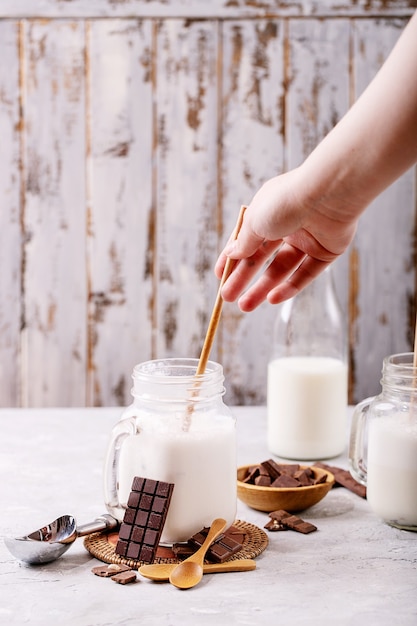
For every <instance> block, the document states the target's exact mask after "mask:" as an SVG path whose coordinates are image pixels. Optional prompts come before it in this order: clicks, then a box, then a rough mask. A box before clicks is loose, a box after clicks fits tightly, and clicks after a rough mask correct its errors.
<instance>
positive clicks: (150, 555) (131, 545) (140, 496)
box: [116, 476, 174, 563]
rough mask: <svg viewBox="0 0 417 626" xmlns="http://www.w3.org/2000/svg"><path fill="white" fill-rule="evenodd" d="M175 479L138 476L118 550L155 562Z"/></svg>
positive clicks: (129, 500)
mask: <svg viewBox="0 0 417 626" xmlns="http://www.w3.org/2000/svg"><path fill="white" fill-rule="evenodd" d="M173 489H174V485H173V483H167V482H163V481H158V480H151V479H150V478H141V477H138V476H135V478H134V479H133V482H132V490H131V492H130V495H129V499H128V501H127V509H126V512H125V515H124V518H123V522H122V524H121V526H120V530H119V540H118V542H117V545H116V554H119V555H120V556H123V557H125V558H129V559H135V560H139V561H143V562H144V563H152V562H153V560H154V558H155V554H156V550H157V547H158V544H159V541H160V538H161V534H162V530H163V528H164V524H165V520H166V516H167V513H168V507H169V504H170V501H171V497H172V491H173Z"/></svg>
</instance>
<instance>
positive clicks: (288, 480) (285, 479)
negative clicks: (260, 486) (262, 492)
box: [271, 474, 301, 489]
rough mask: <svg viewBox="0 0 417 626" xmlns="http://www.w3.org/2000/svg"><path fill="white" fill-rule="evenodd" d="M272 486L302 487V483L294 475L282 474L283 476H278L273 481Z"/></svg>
mask: <svg viewBox="0 0 417 626" xmlns="http://www.w3.org/2000/svg"><path fill="white" fill-rule="evenodd" d="M271 487H281V488H282V487H284V488H286V489H288V488H292V487H301V485H300V483H299V481H298V480H297V479H296V478H293V476H289V475H288V474H281V476H278V478H277V479H276V480H274V482H273V483H271Z"/></svg>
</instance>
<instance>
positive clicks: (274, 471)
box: [261, 459, 281, 480]
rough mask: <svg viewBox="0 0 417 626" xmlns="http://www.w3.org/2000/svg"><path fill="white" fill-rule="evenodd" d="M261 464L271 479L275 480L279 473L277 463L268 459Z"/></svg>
mask: <svg viewBox="0 0 417 626" xmlns="http://www.w3.org/2000/svg"><path fill="white" fill-rule="evenodd" d="M261 465H262V467H264V468H265V469H266V471H267V472H268V475H269V476H270V477H271V479H272V480H275V478H278V476H279V475H280V474H281V470H280V466H279V465H278V463H275V461H274V460H273V459H268V461H264V462H263V463H261Z"/></svg>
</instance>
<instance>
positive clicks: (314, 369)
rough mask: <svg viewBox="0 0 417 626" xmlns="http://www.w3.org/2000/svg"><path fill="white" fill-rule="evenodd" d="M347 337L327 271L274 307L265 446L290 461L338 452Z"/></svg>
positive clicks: (343, 433) (342, 445) (344, 404)
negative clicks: (275, 309)
mask: <svg viewBox="0 0 417 626" xmlns="http://www.w3.org/2000/svg"><path fill="white" fill-rule="evenodd" d="M347 382H348V376H347V364H346V336H345V329H344V324H343V319H342V314H341V311H340V307H339V304H338V301H337V298H336V294H335V290H334V285H333V278H332V273H331V269H330V268H327V269H326V270H325V271H324V272H322V274H320V275H319V276H318V277H317V278H316V279H315V280H314V281H313V282H312V283H311V284H310V285H308V286H307V287H306V288H305V289H304V290H303V291H301V292H300V293H299V294H297V295H296V296H295V297H294V298H292V299H291V300H287V301H286V302H283V303H282V304H281V305H279V312H278V317H277V319H276V322H275V328H274V346H273V356H272V359H271V361H270V363H269V365H268V393H267V408H268V411H267V412H268V448H269V450H270V451H271V452H272V453H273V454H275V455H277V456H279V457H284V458H287V459H294V460H303V459H304V460H317V459H326V458H330V457H334V456H337V455H338V454H341V453H342V452H343V450H344V448H345V443H346V441H347V435H346V408H347Z"/></svg>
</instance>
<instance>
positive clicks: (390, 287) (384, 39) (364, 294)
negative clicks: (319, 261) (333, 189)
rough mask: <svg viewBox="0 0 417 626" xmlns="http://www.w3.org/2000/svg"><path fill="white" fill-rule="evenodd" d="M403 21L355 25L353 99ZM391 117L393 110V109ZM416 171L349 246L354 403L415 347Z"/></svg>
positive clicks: (388, 194) (376, 206)
mask: <svg viewBox="0 0 417 626" xmlns="http://www.w3.org/2000/svg"><path fill="white" fill-rule="evenodd" d="M404 25H405V22H404V21H403V20H389V21H386V20H361V21H359V20H358V21H356V22H355V24H354V31H353V34H354V37H353V42H354V48H353V67H354V85H355V92H356V93H355V96H356V97H357V96H359V95H360V93H361V92H362V91H363V89H364V88H365V87H366V85H367V84H368V83H369V82H370V81H371V80H372V78H373V76H374V75H375V74H376V73H377V71H378V69H379V68H380V66H381V64H382V63H383V61H384V59H385V58H386V56H387V55H388V53H389V51H390V50H391V49H392V47H393V46H394V44H395V42H396V41H397V39H398V37H399V35H400V33H401V30H402V28H403V27H404ZM393 114H395V112H394V111H393ZM415 206H416V189H415V170H414V169H413V170H410V171H408V172H407V173H406V174H405V175H404V176H402V177H401V178H400V179H399V180H398V181H397V182H396V183H395V184H394V185H392V186H391V187H390V188H388V189H387V190H386V191H385V192H384V193H383V194H382V195H381V196H379V198H377V199H376V200H375V201H374V203H373V204H372V205H371V206H370V207H369V208H368V209H367V211H366V212H365V213H364V215H363V216H362V217H361V220H360V224H359V228H358V232H357V235H356V237H355V240H354V242H353V248H354V254H355V258H356V269H352V271H354V272H355V274H356V275H354V276H351V278H350V280H351V281H352V282H353V283H356V284H357V285H358V290H357V294H354V299H355V302H354V303H352V307H351V310H352V311H354V314H353V315H352V318H351V319H350V327H351V363H350V366H351V375H352V387H353V389H354V398H353V400H354V401H355V402H356V401H359V400H362V399H363V398H365V397H367V396H369V395H372V394H376V393H379V392H380V389H381V387H380V384H379V381H380V374H381V368H382V359H383V358H384V357H385V356H387V355H389V354H393V353H397V352H407V351H409V350H412V349H413V339H414V323H415V284H416V264H415V258H416V257H415V228H416V224H415V219H416V217H415Z"/></svg>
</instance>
